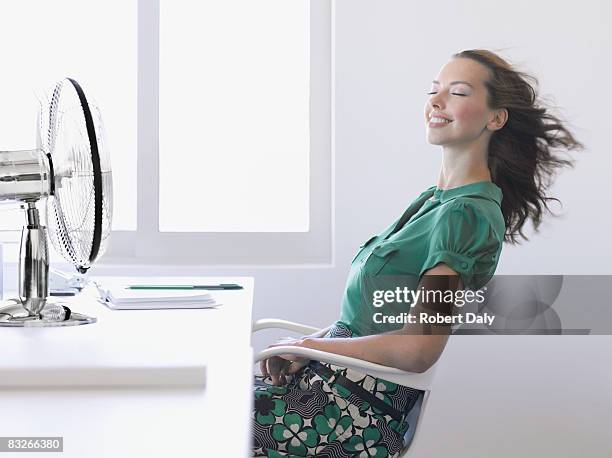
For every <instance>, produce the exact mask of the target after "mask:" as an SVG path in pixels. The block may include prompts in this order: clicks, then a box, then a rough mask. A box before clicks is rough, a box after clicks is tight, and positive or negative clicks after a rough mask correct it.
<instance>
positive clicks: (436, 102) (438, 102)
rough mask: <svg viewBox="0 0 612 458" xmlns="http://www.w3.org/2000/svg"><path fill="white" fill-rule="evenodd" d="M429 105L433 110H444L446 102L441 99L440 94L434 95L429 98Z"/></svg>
mask: <svg viewBox="0 0 612 458" xmlns="http://www.w3.org/2000/svg"><path fill="white" fill-rule="evenodd" d="M429 105H430V106H431V108H432V109H437V110H442V108H443V106H444V100H443V99H442V98H441V97H440V93H439V92H438V93H437V94H432V96H431V97H430V98H429Z"/></svg>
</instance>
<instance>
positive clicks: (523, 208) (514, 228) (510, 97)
mask: <svg viewBox="0 0 612 458" xmlns="http://www.w3.org/2000/svg"><path fill="white" fill-rule="evenodd" d="M452 57H454V58H458V57H463V58H468V59H473V60H475V61H477V62H479V63H481V64H482V65H484V66H485V67H487V68H488V70H489V75H490V76H489V79H488V80H487V81H486V82H485V86H486V88H487V90H488V100H487V101H488V105H489V108H490V109H492V110H494V109H499V108H505V109H507V110H508V119H507V121H506V124H505V125H504V126H503V127H502V128H501V129H499V130H497V131H495V132H494V133H493V135H492V136H491V140H490V143H489V158H488V165H489V169H490V171H491V179H492V180H493V183H495V184H496V185H497V186H499V187H500V188H501V190H502V192H503V200H502V205H501V210H502V214H503V216H504V221H505V223H506V232H505V234H504V239H505V241H506V242H509V243H513V244H514V243H518V242H519V240H518V238H519V237H522V238H523V239H525V240H527V239H528V238H527V237H526V236H525V234H524V233H523V230H522V229H523V226H524V224H525V222H526V220H527V219H531V221H532V224H533V227H534V229H535V230H536V231H537V230H538V227H539V226H540V223H541V222H542V215H543V212H544V210H546V211H548V212H549V213H551V214H552V211H551V210H550V208H549V206H548V202H550V201H551V200H554V201H557V202H560V201H559V199H557V198H554V197H550V196H548V195H547V189H548V188H549V186H550V185H551V184H552V182H553V180H554V178H555V175H556V173H557V170H558V169H559V168H562V167H566V166H570V167H571V166H573V160H571V159H564V158H562V157H561V156H559V155H557V154H555V153H554V152H553V149H558V148H559V149H565V150H572V149H583V148H584V146H583V145H582V144H581V143H580V142H578V141H577V140H576V139H575V138H574V137H573V135H572V134H571V133H570V132H569V130H568V129H567V128H566V127H565V125H564V123H563V122H562V121H561V120H560V119H559V118H558V117H556V116H554V115H552V114H550V113H548V112H547V111H548V109H547V108H545V107H544V106H542V104H541V102H540V100H539V99H538V96H537V93H536V90H535V89H534V87H537V84H538V80H537V79H536V78H535V77H533V76H531V75H528V74H526V73H523V72H520V71H517V70H515V69H514V68H513V67H512V66H511V65H510V64H509V63H508V62H506V61H505V60H504V59H502V58H501V57H499V56H498V55H497V54H495V53H493V52H491V51H488V50H484V49H471V50H465V51H461V52H459V53H457V54H453V56H452ZM530 81H531V82H532V83H533V84H530Z"/></svg>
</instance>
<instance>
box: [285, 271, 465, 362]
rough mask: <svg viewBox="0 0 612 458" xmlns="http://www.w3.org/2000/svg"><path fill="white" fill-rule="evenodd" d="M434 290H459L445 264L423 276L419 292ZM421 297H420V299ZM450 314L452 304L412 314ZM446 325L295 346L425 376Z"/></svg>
mask: <svg viewBox="0 0 612 458" xmlns="http://www.w3.org/2000/svg"><path fill="white" fill-rule="evenodd" d="M421 287H423V288H425V289H426V290H427V289H437V290H456V289H457V288H458V287H460V277H459V276H458V275H457V273H456V272H455V271H454V270H452V269H451V268H450V267H448V266H447V265H446V264H438V265H437V266H435V267H433V268H431V269H429V270H428V271H426V272H425V274H424V276H423V277H422V279H421V282H420V283H419V288H421ZM421 297H423V296H421ZM432 311H433V312H434V313H436V312H437V313H444V314H451V313H452V304H451V305H450V306H449V304H436V303H424V302H422V301H421V302H419V303H417V304H415V307H414V308H412V313H413V314H416V316H419V313H421V312H432ZM449 335H450V326H449V325H441V326H436V325H431V326H428V325H421V324H418V323H415V324H406V325H405V326H404V327H403V328H402V329H399V330H397V331H392V332H387V333H383V334H378V335H371V336H365V337H353V338H317V337H305V338H303V339H301V340H298V341H296V342H295V343H294V345H297V346H301V347H306V348H312V349H315V350H321V351H326V352H330V353H336V354H339V355H345V356H350V357H353V358H358V359H362V360H365V361H370V362H373V363H378V364H382V365H385V366H391V367H396V368H398V369H402V370H405V371H410V372H424V371H426V370H427V369H429V368H430V367H431V366H432V365H433V364H434V363H435V362H436V361H437V360H438V358H439V357H440V355H441V354H442V351H443V350H444V347H445V346H446V342H447V341H448V337H449Z"/></svg>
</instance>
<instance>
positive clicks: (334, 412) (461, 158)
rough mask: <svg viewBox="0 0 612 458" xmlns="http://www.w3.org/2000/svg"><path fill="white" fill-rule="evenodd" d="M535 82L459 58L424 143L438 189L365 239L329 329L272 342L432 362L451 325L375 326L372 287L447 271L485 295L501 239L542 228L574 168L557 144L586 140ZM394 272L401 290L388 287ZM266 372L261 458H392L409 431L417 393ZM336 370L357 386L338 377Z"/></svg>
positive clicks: (488, 55)
mask: <svg viewBox="0 0 612 458" xmlns="http://www.w3.org/2000/svg"><path fill="white" fill-rule="evenodd" d="M529 79H533V80H534V81H535V79H534V78H531V77H529V76H528V75H526V74H524V73H521V72H518V71H516V70H514V69H513V68H512V66H510V65H509V64H508V63H507V62H506V61H504V60H503V59H502V58H500V57H499V56H497V55H496V54H494V53H492V52H490V51H486V50H468V51H462V52H460V53H458V54H454V55H453V56H452V58H451V59H450V61H449V62H448V63H446V64H445V65H444V66H443V67H442V69H441V70H440V72H439V74H438V76H437V77H436V80H434V81H433V83H432V87H431V92H429V99H428V100H427V102H426V104H425V113H424V114H425V122H426V131H427V141H428V142H429V143H431V144H434V145H440V146H441V147H442V151H443V157H442V166H441V170H440V174H439V176H438V182H437V185H436V186H432V187H430V188H429V189H427V190H426V191H424V192H423V193H421V194H420V196H419V197H418V198H417V199H416V200H415V201H414V202H413V203H412V204H411V205H410V206H409V207H408V209H407V210H406V211H405V213H404V214H403V215H402V216H401V217H400V218H399V219H398V220H397V221H395V222H394V223H393V224H391V225H390V226H389V227H388V228H387V229H386V230H385V231H383V232H382V233H381V234H379V235H377V236H375V237H372V238H370V239H369V240H368V241H367V242H366V243H365V244H364V245H362V247H361V249H360V251H359V252H358V253H357V255H356V256H355V258H354V259H353V262H352V264H351V270H350V273H349V277H348V281H347V285H346V290H345V294H344V297H343V302H342V308H341V317H340V320H339V321H337V322H336V323H335V324H334V325H332V326H331V327H330V328H328V329H326V330H325V333H324V335H320V334H319V335H313V336H307V337H303V338H301V339H283V340H281V341H280V342H278V343H276V344H274V345H272V346H276V345H293V346H296V347H307V348H313V349H317V350H322V351H327V352H331V353H336V354H341V355H346V356H351V357H356V358H359V359H363V360H367V361H372V362H375V363H379V364H383V365H386V366H392V367H397V368H400V369H403V370H407V371H411V372H423V371H426V370H427V369H428V368H429V367H431V366H432V365H433V364H434V363H435V362H436V361H437V359H438V358H439V356H440V354H441V353H442V350H443V349H444V346H445V345H446V342H447V340H448V335H449V333H450V331H449V328H448V327H438V326H432V327H430V328H429V329H426V328H425V327H424V326H421V325H419V324H405V325H403V326H402V325H401V324H400V325H395V326H391V325H390V324H389V323H383V324H380V323H375V322H374V321H375V320H373V309H372V301H371V297H372V296H371V292H372V291H375V290H376V289H379V290H380V289H381V288H380V287H381V285H386V286H387V288H384V289H386V290H392V289H393V286H396V285H397V279H401V280H400V281H401V282H402V284H403V285H406V284H409V285H410V287H411V288H412V289H414V288H415V287H418V288H425V289H427V288H433V286H435V284H436V282H438V283H440V279H447V280H449V281H448V282H446V281H445V282H444V284H446V285H447V286H446V288H447V289H452V290H455V289H457V288H459V289H474V290H476V289H478V288H481V287H482V286H483V285H484V284H485V283H486V282H487V281H488V280H489V279H490V278H491V276H492V275H493V273H494V272H495V268H496V266H497V263H498V260H499V255H500V252H501V249H502V243H503V242H504V241H506V242H509V243H517V242H518V239H519V237H522V238H525V239H526V237H525V235H524V234H523V232H522V229H523V227H524V224H525V222H526V221H527V220H528V219H530V220H531V221H532V223H533V226H534V228H535V229H536V230H537V228H538V226H539V224H540V222H541V219H542V214H543V211H544V210H549V209H548V205H547V203H548V201H549V200H556V199H553V198H551V197H548V196H547V194H546V190H547V188H548V187H549V185H550V184H551V180H552V178H553V176H554V174H555V172H556V170H557V169H558V168H559V167H562V166H567V165H571V161H569V160H566V159H562V158H560V157H559V156H557V155H555V154H554V153H553V152H552V149H554V148H562V149H575V148H581V147H582V145H581V144H580V143H579V142H577V141H576V140H575V139H574V137H573V136H572V134H571V133H570V132H569V131H568V130H567V128H566V127H565V126H564V125H563V124H562V122H561V121H560V120H559V119H558V118H556V117H555V116H553V115H551V114H549V113H547V110H546V109H545V108H542V107H541V106H540V105H539V103H538V101H537V100H536V92H535V90H534V88H533V86H532V85H531V84H530V83H529V82H528V80H529ZM502 196H503V199H502ZM390 279H391V281H392V283H393V284H392V285H390V284H389V283H386V284H385V281H389V280H390ZM411 279H412V280H411ZM453 280H455V281H454V282H453ZM369 298H370V299H369ZM402 307H403V308H404V310H405V311H406V309H407V308H408V307H407V306H406V304H405V303H404V304H399V303H398V304H395V308H393V307H391V308H390V309H391V310H401V309H402ZM414 310H428V311H432V310H433V311H436V312H438V313H443V314H445V315H449V314H452V306H451V309H448V307H447V308H445V307H444V306H443V304H427V303H424V302H419V303H418V304H416V308H415V309H413V311H414ZM377 311H378V310H377ZM425 334H428V335H425ZM261 370H262V374H263V375H262V376H261V377H256V383H255V384H256V388H255V408H254V412H253V425H254V456H270V457H275V456H279V457H280V456H282V457H286V456H329V457H350V456H377V457H379V456H397V455H398V454H399V453H400V452H401V450H402V448H403V446H404V444H403V436H404V433H405V432H406V431H407V430H408V429H409V428H411V427H414V425H410V424H408V422H407V421H406V416H407V414H408V412H409V411H410V409H411V408H412V407H413V406H414V404H415V401H416V399H417V397H418V396H419V394H420V391H419V390H416V389H413V388H410V387H405V386H401V385H396V384H393V383H391V382H388V381H385V380H382V379H375V378H373V377H371V376H368V375H365V374H361V373H358V372H356V371H353V370H350V369H346V368H342V367H338V366H334V365H331V364H326V363H320V362H315V361H309V360H306V359H304V358H299V357H297V356H295V355H283V357H274V358H270V359H268V360H266V361H262V363H261ZM341 378H343V379H344V380H346V379H348V380H349V381H350V384H347V383H346V382H345V383H338V380H340V379H341ZM381 401H382V403H381Z"/></svg>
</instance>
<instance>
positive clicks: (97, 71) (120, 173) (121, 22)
mask: <svg viewBox="0 0 612 458" xmlns="http://www.w3.org/2000/svg"><path fill="white" fill-rule="evenodd" d="M136 6H137V5H136V0H129V1H126V0H106V1H104V2H90V1H87V2H83V1H78V0H72V1H68V0H53V1H48V0H38V1H35V0H20V1H18V2H8V3H6V4H5V7H3V8H2V11H1V13H0V43H2V84H1V85H0V100H1V101H2V103H1V104H0V149H3V150H9V149H31V148H35V147H36V114H37V113H38V107H39V105H38V99H37V95H38V94H42V93H44V91H45V90H46V89H47V88H49V87H52V85H53V84H54V83H55V82H56V81H57V80H59V79H62V78H64V77H66V76H70V77H72V78H75V79H76V80H77V81H79V82H80V83H81V84H82V86H83V89H84V90H85V92H86V94H87V95H88V97H92V98H94V99H95V100H96V102H97V103H98V105H99V106H100V109H101V110H102V115H103V119H104V124H105V126H106V131H107V135H108V144H109V149H110V153H111V161H112V167H113V180H114V194H115V207H114V220H113V229H121V230H135V229H136V108H137V107H136V94H137V93H136V84H137V80H136V76H137V58H136V56H137V54H136V53H137V47H136V46H137V41H136V39H137V15H136V13H137V10H136ZM0 210H1V209H0ZM4 223H6V224H4ZM13 224H14V221H13V220H12V219H10V218H7V220H6V221H4V218H2V217H0V230H2V229H9V228H12V229H17V228H14V227H9V226H12V225H13ZM18 229H21V227H19V228H18Z"/></svg>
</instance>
